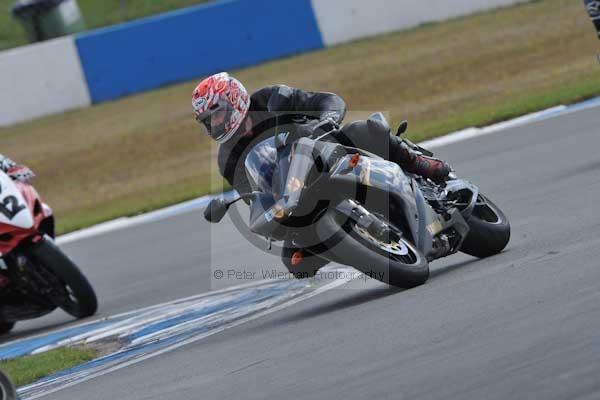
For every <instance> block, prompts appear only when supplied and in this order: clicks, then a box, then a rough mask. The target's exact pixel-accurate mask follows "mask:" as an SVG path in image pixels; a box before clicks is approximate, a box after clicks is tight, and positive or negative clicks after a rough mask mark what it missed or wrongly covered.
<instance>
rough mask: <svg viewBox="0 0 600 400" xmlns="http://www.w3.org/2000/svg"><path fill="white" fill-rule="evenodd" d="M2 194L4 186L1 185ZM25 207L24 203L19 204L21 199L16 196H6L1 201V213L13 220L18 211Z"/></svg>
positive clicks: (0, 192)
mask: <svg viewBox="0 0 600 400" xmlns="http://www.w3.org/2000/svg"><path fill="white" fill-rule="evenodd" d="M0 194H2V186H0ZM24 209H25V205H24V204H19V200H17V198H16V197H15V196H6V197H5V198H4V199H2V202H0V213H2V214H4V216H5V217H6V218H8V219H9V220H12V219H13V218H14V217H15V216H16V215H17V214H18V213H20V212H21V211H22V210H24Z"/></svg>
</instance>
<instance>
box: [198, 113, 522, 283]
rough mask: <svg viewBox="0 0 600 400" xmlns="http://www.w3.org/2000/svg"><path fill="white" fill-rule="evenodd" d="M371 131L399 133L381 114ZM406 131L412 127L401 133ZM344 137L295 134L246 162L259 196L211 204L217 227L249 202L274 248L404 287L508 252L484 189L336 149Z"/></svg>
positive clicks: (501, 217) (254, 223) (257, 228)
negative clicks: (461, 257) (460, 255)
mask: <svg viewBox="0 0 600 400" xmlns="http://www.w3.org/2000/svg"><path fill="white" fill-rule="evenodd" d="M366 126H367V129H368V130H369V131H370V132H365V134H369V135H372V136H368V137H373V138H375V137H382V136H381V135H382V134H383V135H389V134H390V133H391V129H390V126H389V124H388V122H387V121H386V120H385V118H384V117H383V115H382V114H381V113H376V114H373V115H372V116H371V117H369V119H368V120H367V124H366ZM406 128H407V124H406V122H404V123H403V124H402V125H401V126H400V128H399V129H398V132H397V135H401V134H402V133H404V131H405V130H406ZM336 130H337V127H336V126H334V127H332V129H331V130H330V131H329V132H328V133H325V134H323V135H321V136H320V137H317V138H307V137H299V136H300V135H296V134H294V132H293V130H291V131H290V132H285V133H280V134H278V135H275V136H274V137H271V138H269V139H266V140H265V141H263V142H261V143H259V144H258V145H256V146H255V147H254V148H253V149H252V150H251V151H250V152H249V154H248V156H247V157H246V160H245V168H246V175H247V177H248V180H249V182H250V184H251V188H252V192H250V193H244V194H241V195H240V196H239V197H238V198H236V199H234V200H232V201H226V200H225V199H222V198H218V199H214V200H212V201H211V202H210V203H209V205H208V207H207V209H206V210H205V213H204V216H205V218H206V220H207V221H209V222H212V223H218V222H220V221H221V220H222V218H223V217H224V216H225V215H226V213H227V211H228V209H229V208H230V206H231V205H233V204H234V203H235V202H237V201H239V200H242V199H246V200H249V202H250V218H249V228H250V231H251V232H253V233H255V234H258V235H260V236H263V237H265V238H267V240H268V241H269V244H270V242H271V241H273V240H275V241H292V243H293V244H294V246H295V247H298V248H301V249H304V250H305V251H307V252H308V253H309V254H311V255H316V256H318V257H321V258H325V259H326V260H329V261H333V262H337V263H340V264H345V265H348V266H351V267H354V268H356V269H357V270H359V271H361V272H363V273H364V274H365V275H367V276H370V277H372V278H375V279H377V280H380V281H382V282H385V283H388V284H390V285H392V286H396V287H402V288H411V287H415V286H418V285H421V284H423V283H425V282H426V281H427V279H428V278H429V262H431V261H433V260H436V259H439V258H442V257H446V256H449V255H452V254H455V253H457V252H459V251H462V252H464V253H467V254H469V255H472V256H475V257H480V258H483V257H488V256H491V255H494V254H497V253H500V252H501V251H502V250H503V249H504V248H505V247H506V245H507V244H508V242H509V240H510V224H509V221H508V218H507V217H506V215H505V214H504V213H503V212H502V210H500V208H499V207H498V206H496V205H495V204H494V203H493V202H492V201H491V200H490V199H489V198H488V197H487V196H485V195H483V194H482V193H480V191H479V188H478V187H477V186H475V185H473V184H472V183H470V182H468V181H466V180H462V179H458V178H457V177H456V176H455V175H454V173H452V176H451V179H450V180H448V181H447V182H446V183H445V184H441V185H439V184H436V183H434V182H432V181H431V180H428V179H425V178H423V177H420V176H416V175H412V174H409V173H407V172H405V171H403V170H402V169H401V168H400V167H399V166H398V165H397V164H395V163H393V162H390V161H387V160H385V159H383V158H382V157H379V156H377V155H375V154H371V153H369V152H367V151H365V150H362V149H360V148H354V147H346V146H342V145H341V144H338V143H335V142H332V141H327V137H328V136H329V135H330V134H331V133H333V132H335V131H336ZM377 135H379V136H377ZM403 140H404V142H405V143H406V144H407V145H409V146H410V147H411V148H413V149H414V150H415V151H418V152H421V153H422V154H424V155H428V156H432V155H433V153H431V152H429V151H428V150H426V149H424V148H422V147H420V146H418V145H416V144H413V143H411V142H410V141H409V140H407V139H403Z"/></svg>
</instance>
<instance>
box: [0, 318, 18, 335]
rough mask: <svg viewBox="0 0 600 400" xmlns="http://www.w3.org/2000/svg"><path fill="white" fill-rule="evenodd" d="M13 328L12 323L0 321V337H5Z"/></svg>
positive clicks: (13, 324)
mask: <svg viewBox="0 0 600 400" xmlns="http://www.w3.org/2000/svg"><path fill="white" fill-rule="evenodd" d="M14 327H15V323H14V322H6V321H0V335H6V334H7V333H9V332H10V331H12V329H13V328H14Z"/></svg>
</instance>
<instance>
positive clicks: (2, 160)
mask: <svg viewBox="0 0 600 400" xmlns="http://www.w3.org/2000/svg"><path fill="white" fill-rule="evenodd" d="M0 170H2V171H4V172H5V173H6V174H7V175H8V176H10V177H11V178H12V179H14V180H15V181H19V182H27V181H29V180H30V179H31V178H33V177H34V176H35V174H34V173H33V171H31V170H30V169H29V168H28V167H26V166H24V165H18V164H17V163H16V162H14V161H13V160H11V159H10V158H8V157H6V156H4V155H2V154H0Z"/></svg>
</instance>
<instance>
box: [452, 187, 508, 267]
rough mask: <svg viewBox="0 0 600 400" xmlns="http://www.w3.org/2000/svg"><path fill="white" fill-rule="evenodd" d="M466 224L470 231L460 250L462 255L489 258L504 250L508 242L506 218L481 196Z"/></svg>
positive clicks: (496, 207)
mask: <svg viewBox="0 0 600 400" xmlns="http://www.w3.org/2000/svg"><path fill="white" fill-rule="evenodd" d="M467 223H468V224H469V227H470V228H471V230H470V231H469V234H468V235H467V237H466V238H465V241H464V242H463V244H462V247H461V248H460V251H462V252H463V253H466V254H469V255H471V256H474V257H479V258H485V257H490V256H493V255H495V254H498V253H500V252H501V251H502V250H504V248H505V247H506V245H507V244H508V242H509V241H510V223H509V222H508V218H507V217H506V215H505V214H504V213H503V212H502V210H500V208H499V207H498V206H497V205H495V204H494V203H493V202H492V201H491V200H490V199H488V198H487V197H485V196H483V195H481V194H480V195H479V197H478V198H477V205H476V206H475V209H474V210H473V214H472V215H471V216H470V217H469V219H468V220H467Z"/></svg>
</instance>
